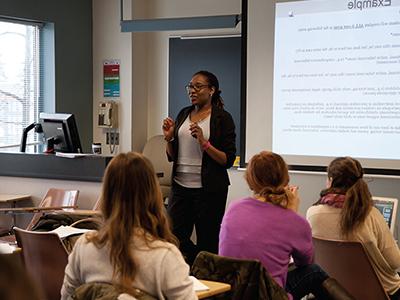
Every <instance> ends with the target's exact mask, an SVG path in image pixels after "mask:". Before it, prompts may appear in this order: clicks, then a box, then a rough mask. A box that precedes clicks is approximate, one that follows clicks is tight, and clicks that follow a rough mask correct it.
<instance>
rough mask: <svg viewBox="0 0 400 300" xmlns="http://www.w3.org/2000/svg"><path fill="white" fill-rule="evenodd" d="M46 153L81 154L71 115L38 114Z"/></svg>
mask: <svg viewBox="0 0 400 300" xmlns="http://www.w3.org/2000/svg"><path fill="white" fill-rule="evenodd" d="M39 117H40V123H41V125H42V129H43V136H44V139H45V140H46V143H47V150H48V151H47V152H51V150H52V149H53V152H69V153H82V146H81V141H80V139H79V134H78V127H77V125H76V121H75V117H74V115H73V114H48V113H40V115H39Z"/></svg>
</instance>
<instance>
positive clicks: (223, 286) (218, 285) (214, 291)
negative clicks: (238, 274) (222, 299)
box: [196, 280, 231, 299]
mask: <svg viewBox="0 0 400 300" xmlns="http://www.w3.org/2000/svg"><path fill="white" fill-rule="evenodd" d="M199 281H200V282H202V283H203V284H205V285H206V286H208V287H209V288H210V289H209V290H207V291H201V292H196V294H197V297H199V299H204V298H208V297H211V296H214V295H218V294H222V293H224V292H228V291H230V290H231V285H230V284H227V283H223V282H218V281H209V280H199Z"/></svg>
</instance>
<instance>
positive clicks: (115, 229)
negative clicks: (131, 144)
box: [61, 152, 197, 299]
mask: <svg viewBox="0 0 400 300" xmlns="http://www.w3.org/2000/svg"><path fill="white" fill-rule="evenodd" d="M100 205H101V213H102V216H103V219H104V225H102V226H101V227H100V229H99V230H98V231H93V232H89V233H87V234H86V235H84V236H82V237H80V238H79V240H78V241H77V243H76V244H75V246H74V249H73V251H72V253H71V254H70V256H69V259H68V265H67V267H66V269H65V278H64V284H63V287H62V290H61V294H62V299H70V297H71V296H72V295H73V293H74V291H75V289H76V288H77V287H79V286H80V285H82V284H84V283H88V282H108V283H112V284H113V285H115V286H116V287H119V288H120V289H121V291H128V292H129V291H132V293H131V294H133V295H134V294H135V292H134V291H135V289H139V290H141V291H144V292H146V293H147V294H150V295H151V296H153V297H156V298H158V299H167V298H168V299H197V296H196V294H195V292H194V289H193V284H192V282H191V280H190V278H189V267H188V265H187V264H186V263H185V261H184V259H183V257H182V255H181V253H180V252H179V250H178V248H177V247H176V239H175V237H174V236H173V234H172V233H171V231H170V227H169V223H168V219H167V216H166V213H165V211H164V207H163V201H162V195H161V190H160V187H159V184H158V180H157V178H156V175H155V172H154V169H153V166H152V165H151V163H150V161H149V160H148V159H147V158H145V157H144V156H142V155H141V154H138V153H134V152H129V153H122V154H119V155H117V156H116V157H115V158H113V159H112V160H111V162H110V163H109V165H108V166H107V168H106V171H105V175H104V179H103V186H102V194H101V204H100Z"/></svg>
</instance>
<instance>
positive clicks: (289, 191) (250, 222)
mask: <svg viewBox="0 0 400 300" xmlns="http://www.w3.org/2000/svg"><path fill="white" fill-rule="evenodd" d="M245 178H246V180H247V183H248V185H249V187H250V189H251V190H252V191H253V192H254V195H253V197H249V198H245V199H242V200H239V201H236V202H234V203H233V204H232V205H230V207H229V209H228V210H227V212H226V213H225V216H224V218H223V221H222V225H221V232H220V243H219V254H220V255H223V256H230V257H235V258H242V259H257V260H259V261H261V263H262V264H263V266H264V267H265V268H266V269H267V271H268V272H269V273H270V274H271V276H272V277H273V278H274V279H275V281H276V282H277V283H278V284H279V285H280V286H282V287H284V288H285V289H286V291H287V292H288V293H289V297H291V296H293V298H294V299H301V298H302V297H303V296H305V295H307V294H309V293H313V294H314V296H316V297H317V299H327V297H326V294H325V290H324V288H323V287H322V284H323V282H324V281H325V280H326V279H328V275H327V274H326V273H325V272H324V271H323V270H322V269H321V268H320V267H319V266H318V265H315V264H312V261H313V254H314V248H313V244H312V237H311V228H310V225H309V224H308V222H307V221H306V220H305V219H304V218H303V217H301V216H300V215H298V214H297V213H296V212H297V209H298V204H299V197H298V190H297V187H290V186H288V183H289V173H288V168H287V165H286V163H285V162H284V160H283V159H282V157H281V156H279V155H278V154H275V153H272V152H266V151H263V152H261V153H259V154H256V155H255V156H253V158H252V159H251V160H250V162H249V164H248V166H247V171H246V175H245ZM291 256H292V257H293V260H294V263H295V265H296V266H297V267H296V268H295V269H294V270H292V271H290V272H288V265H289V260H290V257H291Z"/></svg>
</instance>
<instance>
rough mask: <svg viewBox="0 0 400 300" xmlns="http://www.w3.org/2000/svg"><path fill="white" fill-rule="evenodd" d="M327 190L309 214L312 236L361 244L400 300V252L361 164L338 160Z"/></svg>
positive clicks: (331, 169)
mask: <svg viewBox="0 0 400 300" xmlns="http://www.w3.org/2000/svg"><path fill="white" fill-rule="evenodd" d="M327 172H328V178H327V188H326V189H323V190H322V191H321V194H320V196H321V197H320V199H319V200H318V201H317V203H315V205H314V206H312V207H310V208H309V209H308V211H307V219H308V220H309V222H310V224H311V227H312V234H313V236H316V237H319V238H325V239H335V240H350V241H359V242H361V243H362V244H363V245H364V246H365V248H366V250H367V252H368V256H369V258H370V259H371V261H372V264H373V265H374V269H375V272H376V273H377V275H378V277H379V278H380V280H381V282H382V284H383V287H384V288H385V290H386V292H387V293H388V294H389V296H390V298H391V299H400V276H399V275H398V274H397V271H396V270H397V269H398V268H400V251H399V247H398V246H397V243H396V241H395V240H394V238H393V236H392V234H391V232H390V230H389V226H388V225H387V224H386V221H385V219H384V218H383V216H382V214H381V213H380V212H379V210H378V209H376V208H375V207H374V206H373V203H372V197H371V193H370V191H369V189H368V185H367V183H366V182H365V181H364V179H363V176H364V171H363V168H362V166H361V164H360V162H359V161H358V160H356V159H354V158H351V157H338V158H335V159H334V160H333V161H332V162H331V163H330V164H329V166H328V169H327Z"/></svg>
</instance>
